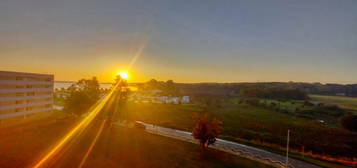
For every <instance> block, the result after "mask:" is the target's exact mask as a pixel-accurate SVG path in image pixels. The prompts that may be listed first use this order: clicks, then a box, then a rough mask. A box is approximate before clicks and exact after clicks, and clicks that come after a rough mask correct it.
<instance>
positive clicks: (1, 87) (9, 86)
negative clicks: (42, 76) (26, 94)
mask: <svg viewBox="0 0 357 168" xmlns="http://www.w3.org/2000/svg"><path fill="white" fill-rule="evenodd" d="M18 88H19V89H23V88H52V85H0V89H18Z"/></svg>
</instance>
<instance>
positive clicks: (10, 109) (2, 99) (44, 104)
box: [0, 71, 53, 120]
mask: <svg viewBox="0 0 357 168" xmlns="http://www.w3.org/2000/svg"><path fill="white" fill-rule="evenodd" d="M52 105H53V75H45V74H33V73H22V72H8V71H0V120H1V119H6V118H12V117H18V116H26V115H28V114H33V113H38V112H51V111H52Z"/></svg>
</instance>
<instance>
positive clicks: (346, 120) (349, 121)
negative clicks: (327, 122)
mask: <svg viewBox="0 0 357 168" xmlns="http://www.w3.org/2000/svg"><path fill="white" fill-rule="evenodd" d="M340 123H341V125H342V127H343V128H345V129H347V130H350V131H354V132H357V115H353V114H352V113H348V114H347V115H345V116H343V117H341V119H340Z"/></svg>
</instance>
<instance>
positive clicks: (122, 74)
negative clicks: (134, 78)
mask: <svg viewBox="0 0 357 168" xmlns="http://www.w3.org/2000/svg"><path fill="white" fill-rule="evenodd" d="M118 75H120V77H121V78H123V79H128V78H129V74H128V73H127V72H118Z"/></svg>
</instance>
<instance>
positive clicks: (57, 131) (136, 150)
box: [0, 113, 270, 168]
mask: <svg viewBox="0 0 357 168" xmlns="http://www.w3.org/2000/svg"><path fill="white" fill-rule="evenodd" d="M59 115H60V114H57V113H54V114H53V115H51V116H48V117H44V118H41V119H36V120H32V121H36V122H26V123H21V124H18V125H16V124H12V125H11V126H10V125H9V126H6V127H5V126H4V127H1V128H0V137H1V138H0V149H1V150H0V167H2V168H13V167H27V166H29V165H31V164H33V163H34V162H35V161H36V160H38V159H39V158H40V156H41V155H43V154H45V153H46V152H47V151H48V150H49V149H50V148H51V147H52V146H53V145H54V144H56V143H57V142H58V140H59V139H61V138H62V137H63V136H64V135H65V134H66V133H67V132H68V130H70V129H71V128H72V127H73V126H74V124H75V123H76V121H75V120H68V119H67V120H57V117H58V116H59ZM98 122H99V121H98ZM97 129H98V125H96V124H93V125H92V126H91V127H90V128H88V129H87V130H85V131H84V132H82V133H81V135H80V136H79V137H76V138H75V141H71V143H70V145H71V146H68V147H67V148H65V149H64V150H63V151H62V152H61V153H59V155H58V158H57V157H56V158H55V159H54V163H55V164H53V165H51V167H68V168H71V167H78V164H79V163H80V161H81V159H82V158H83V155H84V152H86V150H87V149H88V144H90V143H91V140H92V139H93V137H94V136H95V135H96V133H97V131H96V130H97ZM84 167H108V168H110V167H134V168H135V167H146V168H150V167H155V168H156V167H157V168H161V167H162V168H166V167H192V168H199V167H217V168H218V167H241V168H251V167H257V168H270V166H268V165H264V164H260V163H258V162H254V161H251V160H248V159H244V158H240V157H237V156H234V155H231V154H228V153H224V152H220V151H216V150H212V149H207V151H205V152H202V149H201V148H200V147H199V146H198V145H195V144H191V143H188V142H182V141H178V140H174V139H171V138H166V137H161V136H157V135H152V134H149V133H146V132H143V131H141V130H136V129H127V128H120V127H113V129H110V132H109V133H108V129H106V131H103V133H102V134H101V136H100V138H99V139H98V141H97V143H96V145H95V146H94V148H93V151H92V152H91V154H90V155H89V157H88V159H87V161H86V163H85V165H84Z"/></svg>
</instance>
